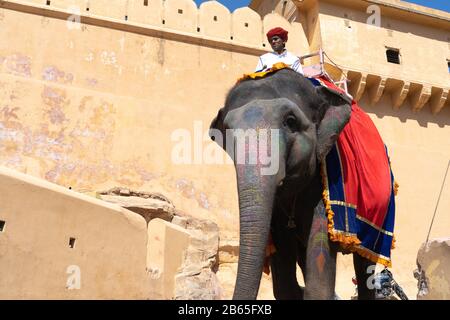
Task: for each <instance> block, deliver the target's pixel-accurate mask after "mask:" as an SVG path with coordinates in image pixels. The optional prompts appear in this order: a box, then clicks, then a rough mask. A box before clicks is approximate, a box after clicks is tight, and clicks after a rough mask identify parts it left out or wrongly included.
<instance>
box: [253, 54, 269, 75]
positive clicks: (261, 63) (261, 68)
mask: <svg viewBox="0 0 450 320" xmlns="http://www.w3.org/2000/svg"><path fill="white" fill-rule="evenodd" d="M265 68H267V66H265V65H264V63H263V61H262V59H261V57H259V59H258V65H257V66H256V69H255V72H258V71H262V70H263V69H265Z"/></svg>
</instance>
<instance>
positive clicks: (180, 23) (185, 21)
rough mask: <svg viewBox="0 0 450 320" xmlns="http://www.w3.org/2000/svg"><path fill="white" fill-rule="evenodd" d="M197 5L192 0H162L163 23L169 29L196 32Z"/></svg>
mask: <svg viewBox="0 0 450 320" xmlns="http://www.w3.org/2000/svg"><path fill="white" fill-rule="evenodd" d="M197 16H198V10H197V5H196V4H195V2H194V1H192V0H166V1H164V11H163V17H164V18H163V24H164V26H165V27H167V28H169V29H174V30H179V31H183V32H192V33H197Z"/></svg>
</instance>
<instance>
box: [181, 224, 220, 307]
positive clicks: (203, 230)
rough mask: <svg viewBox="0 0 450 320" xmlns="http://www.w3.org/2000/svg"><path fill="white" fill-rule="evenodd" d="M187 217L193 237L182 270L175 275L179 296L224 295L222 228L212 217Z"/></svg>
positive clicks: (189, 298) (206, 297)
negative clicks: (220, 270)
mask: <svg viewBox="0 0 450 320" xmlns="http://www.w3.org/2000/svg"><path fill="white" fill-rule="evenodd" d="M178 220H180V221H183V222H182V224H184V223H185V225H186V230H187V231H188V232H189V234H190V236H191V239H190V244H189V247H188V249H187V250H186V253H185V258H184V261H183V264H182V267H181V268H180V269H181V270H180V272H179V273H178V274H177V275H176V277H175V299H177V300H217V299H221V296H222V294H221V287H220V284H219V281H218V279H217V277H216V274H215V271H216V268H217V252H218V247H219V228H218V226H217V225H216V224H215V223H214V222H211V221H207V220H197V219H194V218H184V220H182V219H176V221H178Z"/></svg>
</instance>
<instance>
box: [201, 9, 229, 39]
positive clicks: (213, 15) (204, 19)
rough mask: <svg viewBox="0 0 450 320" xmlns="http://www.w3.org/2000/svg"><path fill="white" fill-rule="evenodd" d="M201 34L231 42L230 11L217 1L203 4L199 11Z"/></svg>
mask: <svg viewBox="0 0 450 320" xmlns="http://www.w3.org/2000/svg"><path fill="white" fill-rule="evenodd" d="M198 26H199V28H200V33H201V34H204V35H206V36H209V37H214V38H220V39H224V40H230V38H231V14H230V11H229V10H228V9H227V8H226V7H225V6H223V5H222V4H220V3H219V2H217V1H208V2H203V3H202V4H201V6H200V9H199V24H198Z"/></svg>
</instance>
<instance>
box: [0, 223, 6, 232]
mask: <svg viewBox="0 0 450 320" xmlns="http://www.w3.org/2000/svg"><path fill="white" fill-rule="evenodd" d="M5 224H6V221H3V220H0V232H3V230H5Z"/></svg>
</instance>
